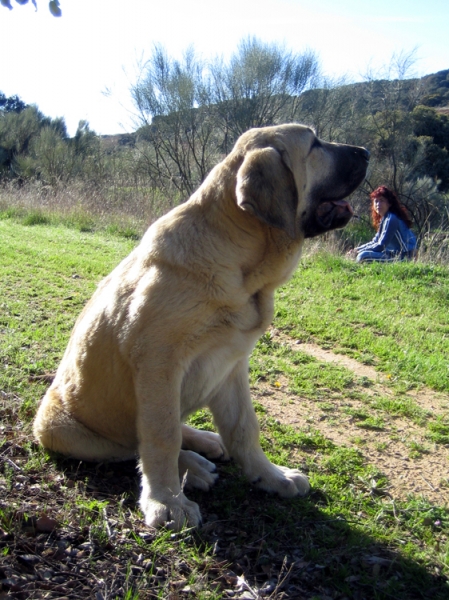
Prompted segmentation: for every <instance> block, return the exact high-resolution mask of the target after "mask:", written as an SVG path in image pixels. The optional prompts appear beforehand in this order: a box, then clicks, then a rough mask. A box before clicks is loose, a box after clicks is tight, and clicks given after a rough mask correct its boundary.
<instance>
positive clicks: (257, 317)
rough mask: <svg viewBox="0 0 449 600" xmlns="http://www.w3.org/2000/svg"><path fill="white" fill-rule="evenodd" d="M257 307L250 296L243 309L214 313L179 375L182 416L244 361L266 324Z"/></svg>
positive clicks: (200, 403)
mask: <svg viewBox="0 0 449 600" xmlns="http://www.w3.org/2000/svg"><path fill="white" fill-rule="evenodd" d="M259 308H260V307H259V306H258V303H257V302H255V301H254V300H253V299H251V301H250V302H249V303H248V305H247V306H246V307H245V309H244V310H241V311H237V312H232V311H229V312H227V311H223V312H222V313H221V314H220V315H219V316H218V315H217V319H216V320H215V323H214V324H212V325H211V327H210V328H208V331H207V333H206V334H205V336H204V338H203V340H202V343H199V344H198V347H197V351H196V352H194V356H193V357H192V360H191V361H190V363H189V366H188V368H187V370H186V373H185V375H184V378H183V383H182V390H181V411H182V413H183V416H184V417H185V416H186V415H187V414H188V413H190V412H192V411H193V410H196V409H197V408H199V407H202V406H206V405H207V404H208V403H209V401H210V399H211V398H212V397H213V396H214V395H215V394H216V393H217V392H218V391H219V390H220V388H221V386H223V385H226V380H227V378H228V377H229V375H230V374H231V373H232V371H233V370H234V368H235V367H236V365H237V364H238V363H240V362H241V361H246V360H247V358H248V356H249V355H250V353H251V352H252V350H253V348H254V346H255V344H256V342H257V340H258V338H259V337H260V335H261V334H262V333H263V331H264V329H265V328H266V327H267V324H268V323H266V322H265V319H263V318H262V317H261V313H260V310H259ZM270 318H271V317H270Z"/></svg>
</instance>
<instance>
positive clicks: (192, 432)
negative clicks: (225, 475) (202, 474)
mask: <svg viewBox="0 0 449 600" xmlns="http://www.w3.org/2000/svg"><path fill="white" fill-rule="evenodd" d="M182 448H183V449H184V450H193V452H198V454H204V456H206V457H207V458H210V459H211V460H228V459H229V455H228V453H227V451H226V448H225V446H224V444H223V440H222V439H221V437H220V436H219V435H218V433H214V432H213V431H204V430H202V429H194V428H193V427H189V426H188V425H183V426H182Z"/></svg>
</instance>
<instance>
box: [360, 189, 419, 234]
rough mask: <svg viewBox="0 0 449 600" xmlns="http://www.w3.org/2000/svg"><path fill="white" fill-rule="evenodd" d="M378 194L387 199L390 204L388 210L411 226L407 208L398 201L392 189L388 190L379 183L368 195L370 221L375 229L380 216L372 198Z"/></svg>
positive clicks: (378, 223)
mask: <svg viewBox="0 0 449 600" xmlns="http://www.w3.org/2000/svg"><path fill="white" fill-rule="evenodd" d="M379 196H382V197H383V198H385V199H386V200H387V201H388V203H389V204H390V208H389V209H388V210H389V211H390V212H392V213H393V214H395V215H396V216H397V217H399V218H400V219H402V221H404V223H405V224H406V225H407V227H411V226H412V220H411V219H410V216H409V214H408V210H407V209H406V208H405V206H404V205H403V204H401V203H400V202H399V200H398V197H397V196H396V194H395V193H394V192H393V190H390V188H387V186H385V185H381V186H379V187H378V188H376V189H375V190H374V191H373V192H371V194H370V195H369V197H370V198H371V221H372V223H373V225H374V227H375V228H376V231H377V230H378V229H379V225H380V222H381V221H382V217H381V216H380V215H379V214H378V213H377V212H376V211H375V210H374V200H375V199H376V198H379Z"/></svg>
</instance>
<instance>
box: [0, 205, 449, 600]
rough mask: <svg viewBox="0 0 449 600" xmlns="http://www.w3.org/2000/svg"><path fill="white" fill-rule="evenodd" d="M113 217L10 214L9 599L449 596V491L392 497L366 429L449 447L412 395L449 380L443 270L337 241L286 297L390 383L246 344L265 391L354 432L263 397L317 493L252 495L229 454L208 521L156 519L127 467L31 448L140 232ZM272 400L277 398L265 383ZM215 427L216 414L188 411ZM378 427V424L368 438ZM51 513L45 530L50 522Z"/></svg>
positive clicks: (6, 242) (281, 458)
mask: <svg viewBox="0 0 449 600" xmlns="http://www.w3.org/2000/svg"><path fill="white" fill-rule="evenodd" d="M132 237H133V236H132V235H131V236H129V237H126V236H123V235H121V234H120V232H118V231H117V230H115V229H114V228H111V229H109V230H108V229H107V228H106V229H103V230H102V231H90V232H88V231H84V232H81V231H80V229H79V228H73V227H72V228H68V227H66V226H63V225H61V224H55V223H48V222H45V221H42V220H39V219H38V218H36V217H33V218H32V219H31V218H30V220H29V221H28V223H27V224H26V223H25V221H24V220H23V217H22V216H21V217H20V218H18V217H17V216H14V218H13V217H12V216H11V215H9V216H8V215H6V216H5V218H3V220H0V253H1V255H2V260H1V262H0V349H1V355H0V412H1V415H2V421H1V422H2V425H1V429H0V436H1V437H0V461H1V462H0V581H1V585H2V586H3V587H2V591H0V594H2V593H3V592H4V593H6V594H8V596H11V597H16V598H41V597H48V598H58V597H61V596H64V597H69V598H100V597H102V598H104V599H106V598H107V599H113V600H115V599H119V598H120V599H121V598H128V599H130V600H131V599H137V598H139V599H146V598H163V599H170V600H175V599H179V598H195V599H201V600H205V599H209V600H219V599H222V598H271V599H272V600H280V599H281V598H284V599H286V598H307V599H313V598H314V599H315V600H318V599H321V600H324V599H325V598H332V599H335V600H337V599H343V598H376V599H381V598H385V599H389V598H392V597H395V598H398V599H404V600H409V599H414V598H430V597H432V598H436V599H441V600H442V599H444V598H447V597H448V594H449V586H448V576H449V545H448V535H449V515H448V511H447V507H446V506H445V505H444V504H443V503H441V504H439V503H435V502H434V503H431V502H430V501H428V500H426V499H425V498H424V497H423V496H420V495H412V494H410V495H409V496H407V497H405V498H404V497H402V498H400V499H397V498H393V497H392V496H391V495H390V493H389V491H388V490H389V481H388V477H387V476H386V475H385V473H384V470H383V464H382V461H378V462H374V463H373V462H370V461H368V460H367V458H366V454H364V447H365V446H366V437H365V435H366V434H370V435H373V436H379V437H378V439H377V451H378V452H383V453H388V452H389V450H388V443H385V442H384V439H387V438H384V437H381V435H384V434H385V432H388V431H392V432H393V433H392V435H393V434H394V435H399V434H396V433H395V430H394V426H395V423H397V420H398V419H400V420H403V421H405V422H407V423H409V424H410V427H411V426H412V425H413V427H415V428H420V429H422V431H423V432H424V433H425V436H427V437H426V439H427V443H423V442H418V441H413V440H411V441H408V442H407V444H408V445H407V451H408V452H409V453H410V456H411V460H422V459H423V457H425V456H426V453H428V452H429V449H430V448H434V447H437V448H438V447H441V448H444V446H445V445H447V444H448V443H449V420H448V419H447V418H446V416H445V414H444V413H441V414H434V413H432V412H431V411H427V410H425V409H423V408H422V406H420V405H419V404H418V403H416V402H413V401H412V400H410V398H409V397H408V396H407V394H406V392H407V391H408V390H413V389H419V388H420V386H423V385H426V386H428V387H429V388H431V389H434V390H439V391H441V392H448V391H449V389H448V388H449V380H448V369H447V356H448V355H449V315H448V314H447V300H448V298H449V277H448V275H449V271H448V270H447V269H445V268H443V267H432V266H431V265H422V264H419V263H409V264H398V265H383V266H379V265H369V266H368V265H367V266H363V267H360V266H357V265H355V264H353V263H350V262H348V261H346V260H345V259H343V258H339V257H333V256H330V255H326V254H321V255H316V256H313V257H309V258H306V259H304V260H303V262H302V263H301V265H300V267H299V269H298V272H297V273H296V274H295V276H294V278H293V279H292V281H291V282H289V283H288V284H286V285H285V286H284V287H283V288H282V289H281V290H279V292H278V294H277V300H276V321H275V326H276V327H277V328H278V329H279V330H281V331H282V332H283V334H285V335H288V336H289V338H290V339H292V340H295V339H297V340H308V341H315V342H318V343H320V344H321V345H322V346H324V347H328V348H332V349H333V350H334V351H338V352H340V353H344V354H347V355H349V356H351V357H354V358H357V359H358V360H359V361H362V362H364V363H366V364H371V365H375V367H376V368H377V369H378V370H379V372H380V373H383V374H384V375H385V377H386V378H387V380H388V382H389V384H390V386H391V390H392V394H390V395H388V396H385V395H382V394H380V393H376V392H375V390H373V389H372V386H371V384H370V382H368V381H365V380H363V378H359V377H357V376H356V375H355V374H354V373H353V372H351V371H349V370H348V369H346V368H344V367H341V366H336V365H331V364H327V363H323V362H320V361H318V360H316V359H314V358H313V357H311V356H309V355H308V354H306V353H304V352H301V351H300V350H293V349H292V348H291V347H289V346H288V345H286V344H282V343H280V342H278V341H276V338H273V336H271V335H269V334H266V335H265V336H263V338H262V339H261V341H260V342H259V343H258V345H257V347H256V349H255V351H254V353H253V355H252V357H251V373H250V382H251V386H252V387H253V390H254V393H255V395H257V394H259V396H257V397H258V398H260V399H261V400H262V399H263V394H262V392H263V393H265V392H266V393H269V394H277V395H278V396H279V398H280V399H281V404H282V403H285V406H286V407H287V406H288V403H289V402H295V401H296V400H298V399H303V400H304V402H308V403H309V405H310V406H311V407H313V408H314V410H316V411H317V413H318V414H321V415H323V418H325V419H332V420H333V422H335V424H336V426H338V424H339V423H340V422H346V421H341V420H342V419H343V420H344V419H351V421H352V422H353V423H355V424H356V426H357V431H360V433H359V434H357V435H356V436H355V437H354V439H353V443H350V442H349V441H348V443H345V444H342V443H338V442H335V441H333V440H332V439H331V438H330V437H328V436H327V435H325V434H323V432H322V431H320V429H319V428H318V427H317V424H316V421H310V422H308V421H305V422H301V424H300V425H298V426H296V425H292V424H289V423H286V422H282V421H281V420H280V419H278V418H274V417H273V416H272V415H271V414H270V410H269V409H267V408H266V407H265V405H263V404H262V403H261V402H259V403H257V404H256V405H255V408H256V412H257V414H258V417H259V420H260V425H261V436H262V444H263V447H264V450H265V451H266V453H267V454H268V455H269V456H270V458H271V459H272V460H274V461H275V462H276V463H278V464H283V465H287V466H294V467H297V466H299V467H301V468H303V469H304V470H305V471H306V472H307V473H308V475H309V478H310V481H311V484H312V492H311V494H310V496H309V497H307V498H304V499H301V498H294V499H290V500H280V499H278V498H273V497H270V496H268V495H266V494H263V493H260V492H256V491H255V490H253V489H252V488H251V485H250V484H249V483H248V482H247V481H245V480H244V479H242V477H241V474H240V472H239V470H238V468H237V467H236V466H235V465H234V464H233V463H229V464H220V465H218V469H219V473H220V480H219V483H218V484H217V485H216V486H215V488H214V489H213V490H212V491H211V492H209V493H202V492H199V491H196V492H193V493H190V494H189V497H191V498H192V499H193V500H195V501H197V502H199V503H200V506H201V509H202V513H203V517H204V520H205V526H204V527H203V528H202V529H200V530H199V531H196V532H195V531H191V530H184V531H183V532H181V533H180V534H173V533H172V532H170V531H159V532H152V531H149V530H148V529H147V528H146V527H145V526H144V524H143V521H142V515H141V514H140V512H139V509H138V507H137V497H138V485H139V480H138V472H137V468H136V464H135V463H134V462H129V463H120V464H100V465H94V464H89V463H81V462H79V461H71V460H66V459H62V458H61V457H55V456H50V455H49V454H47V453H46V452H45V451H43V450H42V449H41V448H39V447H38V446H36V445H35V444H34V442H33V440H32V437H31V422H32V418H33V415H34V411H35V408H36V404H37V401H38V400H39V398H40V397H41V396H42V394H43V392H44V390H45V388H46V386H47V385H48V374H49V373H51V372H53V371H54V369H55V367H56V366H57V364H58V361H59V360H60V358H61V355H62V353H63V351H64V348H65V345H66V343H67V339H68V336H69V333H70V330H71V328H72V326H73V323H74V321H75V319H76V317H77V315H78V314H79V312H80V311H81V309H82V307H83V305H84V304H85V302H86V301H87V299H88V298H89V297H90V295H91V294H92V292H93V290H94V288H95V286H96V284H97V283H98V281H99V280H100V279H101V278H102V277H103V276H104V275H106V274H107V273H108V272H109V271H110V270H111V269H112V268H113V267H114V266H115V265H116V264H117V263H118V262H119V260H120V259H121V258H122V257H124V256H125V255H126V254H127V253H128V252H129V251H130V249H131V248H132V247H133V246H134V245H135V241H134V240H133V239H132ZM267 397H270V396H267ZM192 423H193V424H194V425H195V426H197V427H202V428H212V423H211V420H210V416H209V414H208V412H207V411H200V412H199V413H197V414H196V415H194V416H193V417H192ZM375 439H376V437H375ZM45 525H47V530H45Z"/></svg>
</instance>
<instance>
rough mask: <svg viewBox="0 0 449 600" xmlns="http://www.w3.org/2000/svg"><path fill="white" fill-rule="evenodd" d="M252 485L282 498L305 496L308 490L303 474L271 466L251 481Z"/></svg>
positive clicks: (307, 483) (307, 482)
mask: <svg viewBox="0 0 449 600" xmlns="http://www.w3.org/2000/svg"><path fill="white" fill-rule="evenodd" d="M252 484H253V485H254V486H256V487H257V488H259V489H261V490H265V491H266V492H273V493H277V494H279V496H282V498H292V497H293V496H305V495H306V494H307V493H308V492H309V490H310V484H309V480H308V479H307V477H306V476H305V475H304V473H301V471H299V470H298V469H289V468H287V467H279V466H277V465H273V464H270V469H269V470H266V471H265V473H264V474H263V475H261V476H260V477H257V478H255V479H253V480H252Z"/></svg>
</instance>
